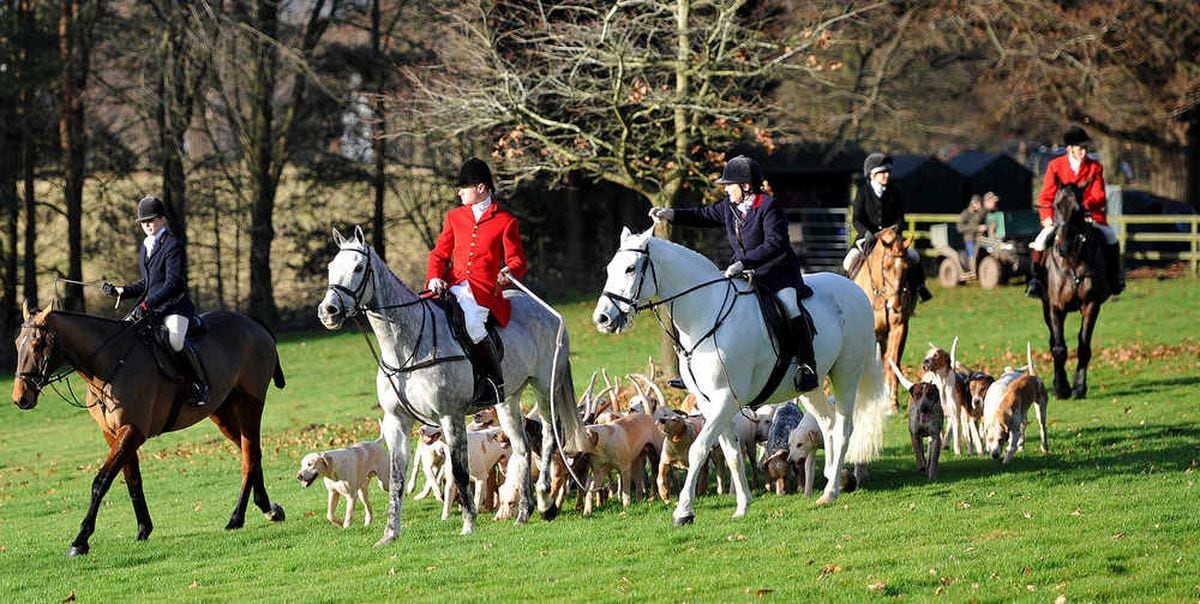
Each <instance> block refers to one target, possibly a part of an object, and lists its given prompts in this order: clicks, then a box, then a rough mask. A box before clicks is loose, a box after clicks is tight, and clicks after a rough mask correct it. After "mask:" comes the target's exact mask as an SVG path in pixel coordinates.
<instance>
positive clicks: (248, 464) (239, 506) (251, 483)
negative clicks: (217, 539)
mask: <svg viewBox="0 0 1200 604" xmlns="http://www.w3.org/2000/svg"><path fill="white" fill-rule="evenodd" d="M211 417H212V420H213V423H215V424H216V425H217V427H218V428H220V430H221V433H223V434H224V435H225V437H226V438H228V439H229V440H231V441H233V443H234V444H235V445H237V446H238V448H240V449H241V451H242V489H241V492H240V493H239V494H238V500H237V503H236V504H235V505H234V508H233V513H232V514H231V515H230V516H229V522H228V523H227V524H226V525H225V528H226V529H227V530H232V529H239V528H242V526H243V525H244V524H245V523H246V504H247V503H249V501H250V494H251V493H253V494H254V504H255V505H256V506H258V509H259V510H261V511H262V513H263V515H265V516H266V517H267V518H268V519H270V520H272V521H275V522H278V521H282V520H283V519H284V512H283V507H281V506H279V505H277V504H272V503H271V500H270V499H269V498H268V497H267V487H266V484H265V483H264V481H263V472H262V445H261V443H260V440H259V426H260V422H261V420H262V402H261V401H259V400H257V399H254V398H253V397H250V396H248V395H246V394H244V393H239V392H238V391H236V390H235V391H234V392H232V393H230V395H229V397H228V398H227V399H226V400H225V404H223V405H221V407H220V408H218V409H217V412H216V413H214V414H213V415H212V416H211Z"/></svg>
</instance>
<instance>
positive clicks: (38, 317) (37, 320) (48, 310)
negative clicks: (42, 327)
mask: <svg viewBox="0 0 1200 604" xmlns="http://www.w3.org/2000/svg"><path fill="white" fill-rule="evenodd" d="M51 312H54V303H53V302H51V303H50V305H49V306H47V307H46V308H44V309H42V312H39V313H38V314H37V315H36V316H35V317H34V318H33V322H34V323H44V322H45V321H46V317H48V316H50V313H51Z"/></svg>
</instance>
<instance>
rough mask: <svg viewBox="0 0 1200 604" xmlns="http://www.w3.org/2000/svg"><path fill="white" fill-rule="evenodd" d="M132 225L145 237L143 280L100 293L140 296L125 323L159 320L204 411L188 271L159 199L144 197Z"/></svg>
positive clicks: (140, 257) (205, 394)
mask: <svg viewBox="0 0 1200 604" xmlns="http://www.w3.org/2000/svg"><path fill="white" fill-rule="evenodd" d="M137 222H138V224H139V225H141V227H142V232H143V233H145V234H146V238H145V239H143V240H142V245H141V246H140V247H139V248H138V268H139V269H141V273H142V278H141V279H140V280H138V281H137V282H135V283H130V284H128V285H122V286H118V285H113V284H112V283H109V282H107V281H106V282H104V283H102V284H101V285H100V291H101V292H103V293H104V295H106V296H111V297H113V298H119V297H122V296H130V297H141V300H140V301H139V302H138V305H137V306H135V307H134V308H133V311H131V312H130V313H129V316H128V317H127V318H128V319H130V320H132V321H138V320H141V319H143V318H144V319H146V320H149V321H154V320H161V322H162V323H161V324H162V327H163V328H164V329H165V330H166V331H167V341H168V343H169V344H170V346H171V350H173V351H174V352H175V354H176V355H178V356H180V357H182V359H183V360H184V361H186V364H185V365H184V366H186V367H189V368H190V369H191V372H192V376H191V377H192V392H191V395H190V397H189V399H190V401H191V402H192V404H193V405H196V406H203V405H205V404H206V403H207V402H208V378H207V377H206V374H205V372H204V365H203V364H201V362H200V356H199V355H198V354H197V353H196V347H195V346H194V345H193V343H192V341H191V340H189V339H188V338H187V331H188V324H189V323H191V322H193V321H195V316H196V306H195V305H194V304H192V298H191V296H189V295H188V285H187V281H185V280H184V277H183V276H184V274H185V273H186V272H187V271H186V264H185V260H184V256H183V245H182V244H181V243H179V240H178V239H176V238H175V235H174V234H172V233H171V230H170V229H169V228H167V208H166V205H164V204H163V202H162V200H161V199H159V198H157V197H154V196H152V195H151V196H147V197H143V198H142V199H141V201H139V202H138V211H137Z"/></svg>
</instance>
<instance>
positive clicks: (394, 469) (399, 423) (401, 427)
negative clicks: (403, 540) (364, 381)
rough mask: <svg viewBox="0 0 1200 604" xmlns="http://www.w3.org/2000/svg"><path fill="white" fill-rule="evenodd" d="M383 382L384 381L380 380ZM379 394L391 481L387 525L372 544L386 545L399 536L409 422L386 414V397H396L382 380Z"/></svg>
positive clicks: (388, 413) (390, 413) (406, 467)
mask: <svg viewBox="0 0 1200 604" xmlns="http://www.w3.org/2000/svg"><path fill="white" fill-rule="evenodd" d="M383 379H384V380H386V379H387V378H386V377H385V378H383ZM377 391H378V392H379V393H380V399H379V400H380V406H381V407H383V408H384V414H383V422H382V423H381V424H380V427H379V428H380V431H381V432H382V433H383V439H384V440H385V441H387V445H388V452H389V453H390V455H389V457H390V459H391V469H390V474H391V480H390V481H389V483H388V512H387V523H386V524H385V525H384V529H383V536H382V537H380V538H379V541H377V542H376V543H375V545H376V546H377V547H378V546H381V545H387V544H388V543H391V542H392V541H395V539H396V536H397V535H399V534H400V516H401V512H402V511H403V507H404V479H405V477H406V476H405V473H404V472H405V470H407V469H408V432H409V428H410V427H411V424H412V421H411V420H409V421H405V419H407V418H401V417H399V416H397V415H396V414H395V413H392V412H390V411H388V409H389V408H391V407H388V406H385V404H384V403H385V402H386V401H387V400H388V399H387V398H386V397H393V398H394V397H395V395H394V394H392V389H391V386H389V385H387V382H386V381H385V382H384V383H383V386H381V387H379V388H377Z"/></svg>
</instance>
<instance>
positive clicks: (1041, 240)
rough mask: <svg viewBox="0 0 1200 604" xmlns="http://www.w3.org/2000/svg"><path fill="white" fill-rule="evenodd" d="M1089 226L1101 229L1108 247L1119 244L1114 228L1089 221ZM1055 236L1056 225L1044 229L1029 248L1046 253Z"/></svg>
mask: <svg viewBox="0 0 1200 604" xmlns="http://www.w3.org/2000/svg"><path fill="white" fill-rule="evenodd" d="M1088 224H1090V225H1092V226H1094V227H1096V228H1098V229H1100V232H1101V233H1104V243H1107V244H1108V245H1116V244H1117V231H1116V230H1114V229H1113V228H1112V227H1110V226H1108V225H1107V224H1099V223H1096V222H1092V221H1090V220H1089V221H1088ZM1053 235H1054V225H1051V226H1048V227H1042V231H1041V232H1040V233H1038V235H1037V237H1036V238H1034V240H1033V243H1030V244H1029V248H1030V249H1034V250H1037V251H1039V252H1044V251H1046V246H1047V245H1049V244H1050V238H1051V237H1052V236H1053Z"/></svg>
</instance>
